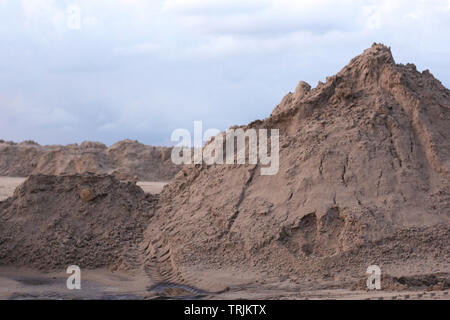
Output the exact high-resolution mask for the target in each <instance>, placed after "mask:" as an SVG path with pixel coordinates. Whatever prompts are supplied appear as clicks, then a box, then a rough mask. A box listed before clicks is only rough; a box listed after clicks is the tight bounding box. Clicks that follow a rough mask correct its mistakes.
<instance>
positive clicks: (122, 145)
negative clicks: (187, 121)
mask: <svg viewBox="0 0 450 320" xmlns="http://www.w3.org/2000/svg"><path fill="white" fill-rule="evenodd" d="M171 152H172V148H167V147H153V146H146V145H143V144H141V143H139V142H137V141H132V140H124V141H120V142H117V143H116V144H114V145H112V146H111V147H109V148H107V147H106V146H105V145H104V144H102V143H99V142H83V143H82V144H81V145H77V144H72V145H67V146H60V145H53V146H41V145H39V144H37V143H35V142H33V141H25V142H22V143H14V142H5V141H2V140H0V175H3V176H10V177H26V176H28V175H31V174H75V173H86V172H95V173H108V174H111V173H112V174H114V175H116V176H117V177H118V178H119V179H124V180H127V179H139V180H146V181H168V180H170V179H172V178H173V176H175V174H176V173H177V172H178V171H179V169H180V168H179V167H178V166H176V165H174V164H173V163H172V161H171V159H170V155H171Z"/></svg>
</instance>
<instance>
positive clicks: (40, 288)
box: [0, 267, 450, 300]
mask: <svg viewBox="0 0 450 320" xmlns="http://www.w3.org/2000/svg"><path fill="white" fill-rule="evenodd" d="M68 276H69V275H67V274H66V273H65V272H57V273H41V272H38V271H35V270H29V269H24V268H20V269H17V268H11V267H0V300H7V299H12V300H21V299H161V298H162V299H167V297H164V296H162V295H158V294H155V293H154V292H148V291H147V287H148V286H149V285H151V281H149V279H148V278H146V277H144V276H136V275H134V276H132V275H129V274H125V273H122V272H111V271H109V270H104V269H100V270H82V271H81V290H69V289H67V287H66V281H67V278H68ZM178 298H185V297H182V296H180V297H178ZM189 298H191V299H256V300H259V299H269V300H271V299H277V300H278V299H286V300H309V299H311V300H315V299H328V300H330V299H331V300H344V299H345V300H365V299H370V300H417V299H421V300H422V299H425V300H447V299H449V298H450V295H449V291H448V290H447V291H433V292H427V291H401V292H389V291H371V292H367V291H351V290H347V289H339V288H336V289H322V290H308V289H305V288H302V287H301V286H299V285H296V284H291V283H288V282H284V283H274V284H265V285H258V284H249V285H245V286H235V287H230V289H229V290H228V291H226V292H224V293H220V294H209V295H202V296H198V297H195V296H190V297H189Z"/></svg>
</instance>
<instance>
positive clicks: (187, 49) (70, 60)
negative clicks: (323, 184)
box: [0, 0, 450, 145]
mask: <svg viewBox="0 0 450 320" xmlns="http://www.w3.org/2000/svg"><path fill="white" fill-rule="evenodd" d="M337 3H338V4H337ZM78 11H79V15H78V14H77V12H78ZM449 16H450V1H438V0H436V1H411V0H405V1H403V0H399V1H393V0H386V1H383V0H377V1H358V0H348V1H346V0H343V1H338V2H337V1H333V0H297V1H295V0H291V1H288V0H254V1H253V0H165V1H163V0H154V1H151V0H149V1H143V0H142V1H140V0H94V1H93V0H71V1H64V0H63V1H61V0H57V1H56V0H54V1H53V0H23V1H19V0H0V37H1V38H0V39H1V41H0V139H4V140H14V141H22V140H27V139H32V140H35V141H37V142H39V143H42V144H55V143H61V144H66V143H72V142H78V143H79V142H82V141H84V140H95V141H102V142H104V143H106V144H108V145H109V144H112V143H114V142H115V141H118V140H122V139H125V138H130V139H137V140H139V141H141V142H143V143H146V144H155V145H166V144H170V143H171V142H170V134H171V132H172V131H173V130H174V129H176V128H187V129H190V130H192V129H193V128H192V127H193V121H194V120H202V121H203V124H204V127H205V128H218V129H221V130H223V129H226V128H228V127H230V126H231V125H234V124H245V123H248V122H250V121H252V120H255V119H261V118H265V117H267V116H268V115H269V114H270V112H271V111H272V109H273V108H274V107H275V105H277V104H278V103H279V102H280V100H281V99H282V97H283V96H284V95H285V94H286V93H287V92H289V91H293V90H294V89H295V86H296V85H297V83H298V81H299V80H305V81H307V82H309V83H310V84H311V85H312V86H316V84H317V82H318V81H323V80H324V79H325V77H326V76H329V75H333V74H335V73H336V72H337V71H339V70H340V69H341V68H342V67H343V66H344V65H346V64H347V63H348V61H349V60H350V59H351V58H352V57H354V56H355V55H357V54H359V53H361V52H362V51H363V50H364V49H365V48H367V47H370V46H371V44H372V43H373V42H383V43H385V44H387V45H389V46H391V47H392V52H393V54H394V57H395V59H396V61H397V62H399V63H407V62H413V63H415V64H416V65H417V67H418V69H419V70H423V69H430V71H431V72H432V73H433V74H434V75H435V76H436V77H437V78H438V79H440V80H441V81H442V82H443V84H444V85H445V86H446V87H449V86H450V41H449V40H450V39H449V34H450V19H449ZM77 17H79V19H78V18H77Z"/></svg>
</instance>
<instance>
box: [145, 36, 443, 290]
mask: <svg viewBox="0 0 450 320" xmlns="http://www.w3.org/2000/svg"><path fill="white" fill-rule="evenodd" d="M243 128H244V129H245V128H277V129H280V146H281V147H280V170H279V172H278V174H277V175H275V176H262V175H260V170H259V167H260V166H259V165H257V166H254V165H253V166H252V165H217V166H207V165H197V166H186V167H184V168H183V170H182V171H181V172H179V173H178V175H177V176H176V177H175V178H174V180H172V182H171V183H170V184H169V185H168V187H166V188H165V189H164V190H163V192H162V194H161V199H160V205H161V209H160V210H158V212H157V214H156V215H155V217H154V218H153V219H152V223H151V224H150V225H149V228H148V230H147V235H146V241H145V242H144V244H143V246H142V248H143V250H144V254H145V255H146V257H147V270H148V272H149V274H150V275H151V276H153V277H157V276H159V277H160V278H161V281H166V282H167V281H168V282H186V283H190V284H193V285H195V284H197V283H201V280H200V279H198V278H197V279H196V278H195V277H193V276H192V274H193V273H192V272H191V271H192V270H202V271H203V272H207V270H216V273H215V274H216V276H217V277H218V276H219V275H220V271H219V270H224V269H226V268H229V267H234V268H237V267H239V268H240V269H241V270H247V271H249V270H252V271H254V272H256V273H257V274H259V275H260V279H262V280H263V279H269V278H271V277H272V276H273V277H275V278H278V279H286V278H290V279H292V280H299V279H302V278H305V276H306V275H311V274H319V275H321V276H333V275H335V274H338V273H341V272H342V273H346V274H354V275H357V274H361V272H362V273H364V272H365V270H366V268H367V266H369V265H370V264H378V265H380V266H381V267H382V269H383V270H389V272H391V274H395V273H398V272H403V274H405V273H406V274H408V273H411V274H413V273H424V272H431V273H432V272H439V271H447V272H448V270H449V267H450V263H449V261H450V255H449V251H450V250H449V249H450V247H449V244H450V237H449V235H450V233H449V226H450V223H449V220H450V92H449V90H448V89H446V88H445V87H444V86H442V84H441V83H440V82H439V81H438V80H436V79H435V78H434V77H433V76H432V75H431V74H430V72H428V71H424V72H418V71H417V70H416V68H415V66H414V65H412V64H408V65H400V64H396V63H395V62H394V59H393V57H392V55H391V52H390V49H389V48H387V47H385V46H383V45H377V44H374V45H373V46H372V47H371V48H369V49H368V50H366V51H365V52H364V53H363V54H362V55H360V56H358V57H356V58H354V59H353V60H352V61H351V62H350V63H349V64H348V65H347V66H346V67H345V68H344V69H342V71H340V72H339V73H338V74H337V75H335V76H332V77H329V78H327V81H326V83H319V85H318V86H317V87H316V88H314V89H310V86H309V85H308V84H306V83H303V82H301V83H300V84H299V86H298V87H297V90H296V91H295V93H290V94H288V95H287V96H286V97H285V98H284V99H283V101H282V102H281V104H280V105H279V106H277V107H276V108H275V110H274V112H273V114H272V115H271V117H270V118H267V119H265V120H263V121H255V122H253V123H252V124H250V125H249V126H247V127H243ZM186 270H190V271H186Z"/></svg>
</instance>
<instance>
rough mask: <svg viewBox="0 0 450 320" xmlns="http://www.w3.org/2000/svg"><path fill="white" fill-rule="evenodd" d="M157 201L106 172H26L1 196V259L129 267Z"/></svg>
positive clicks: (46, 265) (35, 264)
mask: <svg viewBox="0 0 450 320" xmlns="http://www.w3.org/2000/svg"><path fill="white" fill-rule="evenodd" d="M156 202H157V196H152V195H148V194H145V193H144V191H143V190H142V189H141V188H139V187H138V186H136V185H135V184H134V183H131V182H128V183H125V182H120V181H119V180H117V179H116V178H115V177H113V176H109V175H94V174H83V175H66V176H49V175H33V176H30V177H29V178H28V179H27V180H26V181H25V182H24V183H23V184H22V185H20V186H19V187H18V188H17V189H16V191H15V193H14V196H13V197H11V198H9V199H7V200H6V201H4V202H0V265H15V266H27V267H37V268H40V269H60V270H65V268H67V267H68V266H69V265H72V264H74V265H78V266H79V267H81V268H90V269H92V268H98V267H117V266H119V265H120V267H123V268H126V267H128V268H131V267H133V263H134V261H133V259H130V258H133V257H132V254H133V251H134V248H135V247H136V245H137V244H138V243H139V242H141V241H142V236H143V231H144V229H145V228H146V227H147V225H148V223H149V221H150V218H151V216H152V215H153V213H154V209H155V205H156ZM128 254H131V255H130V256H129V255H128Z"/></svg>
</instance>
